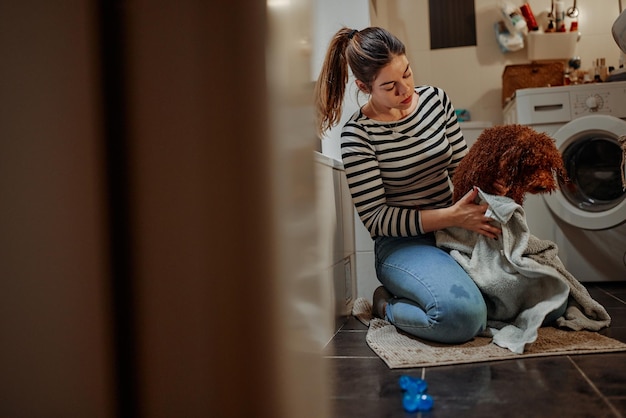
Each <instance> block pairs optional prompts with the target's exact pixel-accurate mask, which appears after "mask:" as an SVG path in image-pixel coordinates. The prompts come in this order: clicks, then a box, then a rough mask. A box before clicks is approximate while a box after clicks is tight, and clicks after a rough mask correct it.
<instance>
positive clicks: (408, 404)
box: [399, 375, 434, 412]
mask: <svg viewBox="0 0 626 418" xmlns="http://www.w3.org/2000/svg"><path fill="white" fill-rule="evenodd" d="M399 384H400V388H401V389H402V390H403V391H404V395H403V396H402V407H403V408H404V410H405V411H406V412H416V411H428V410H430V409H432V407H433V403H434V401H433V398H432V396H430V395H428V394H427V393H426V391H427V390H428V384H427V383H426V381H425V380H424V379H419V378H416V377H411V376H407V375H402V376H400V379H399Z"/></svg>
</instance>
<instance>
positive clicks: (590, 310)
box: [435, 190, 610, 353]
mask: <svg viewBox="0 0 626 418" xmlns="http://www.w3.org/2000/svg"><path fill="white" fill-rule="evenodd" d="M479 196H480V198H481V199H482V200H483V201H485V202H487V204H488V205H489V211H488V216H490V217H492V218H493V219H494V222H496V223H498V224H499V225H500V227H501V228H502V236H501V238H500V239H498V240H494V239H490V238H487V237H484V236H483V235H480V234H477V233H475V232H471V231H468V230H465V229H462V228H448V229H446V230H442V231H437V232H436V234H435V236H436V239H437V245H438V246H439V247H441V248H444V249H447V250H449V251H450V254H451V255H452V257H454V258H455V259H456V260H457V262H458V263H459V264H460V265H461V266H462V267H463V269H465V271H467V272H468V274H469V275H470V276H471V277H472V279H473V280H474V281H475V282H476V284H477V285H478V287H479V288H480V290H481V292H482V293H483V295H484V296H485V300H486V302H487V310H488V311H487V315H488V319H489V321H488V325H489V327H490V330H491V332H492V335H493V342H494V343H495V344H497V345H499V346H501V347H505V348H508V349H509V350H511V351H513V352H515V353H523V352H524V347H525V345H526V344H530V343H532V342H534V341H535V340H536V338H537V330H538V329H539V327H540V326H541V325H542V323H543V321H544V319H545V317H546V315H548V314H549V313H550V312H552V311H554V310H556V309H558V308H559V307H561V306H562V305H563V304H564V303H565V302H566V301H567V300H568V296H570V295H571V296H572V297H573V298H572V299H571V300H570V302H569V305H570V306H569V307H568V310H567V313H566V317H565V318H559V320H558V322H557V323H558V325H559V326H564V327H569V328H571V329H575V330H576V329H592V330H598V329H600V328H602V327H604V326H608V325H609V323H610V317H609V315H608V314H607V313H606V310H604V308H603V307H602V306H601V305H599V304H598V303H597V302H595V301H594V300H593V299H592V298H591V296H589V293H588V292H587V290H586V289H585V288H584V286H582V285H581V284H580V283H578V281H577V280H576V279H575V278H573V277H572V276H571V274H569V273H568V272H567V271H566V270H565V268H564V267H563V264H562V263H561V261H560V260H559V259H558V256H557V249H556V245H554V243H552V242H550V241H543V240H539V239H538V238H536V237H534V236H533V235H532V234H531V233H530V231H529V229H528V225H527V224H526V217H525V213H524V209H523V208H522V206H520V205H518V204H517V203H515V201H513V200H512V199H510V198H508V197H504V196H494V195H489V194H487V193H484V192H482V190H479ZM578 306H580V307H582V308H583V311H584V313H585V314H586V315H587V316H586V315H583V314H582V312H581V310H580V309H575V307H578ZM568 315H570V316H571V318H568Z"/></svg>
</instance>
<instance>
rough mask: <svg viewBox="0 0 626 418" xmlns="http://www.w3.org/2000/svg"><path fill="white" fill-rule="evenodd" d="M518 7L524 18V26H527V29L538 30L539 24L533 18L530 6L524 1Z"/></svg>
mask: <svg viewBox="0 0 626 418" xmlns="http://www.w3.org/2000/svg"><path fill="white" fill-rule="evenodd" d="M519 9H520V11H521V12H522V16H524V20H526V26H528V29H529V30H531V31H536V30H539V25H537V19H535V14H534V13H533V10H532V9H531V8H530V4H528V3H524V4H522V5H521V6H520V8H519Z"/></svg>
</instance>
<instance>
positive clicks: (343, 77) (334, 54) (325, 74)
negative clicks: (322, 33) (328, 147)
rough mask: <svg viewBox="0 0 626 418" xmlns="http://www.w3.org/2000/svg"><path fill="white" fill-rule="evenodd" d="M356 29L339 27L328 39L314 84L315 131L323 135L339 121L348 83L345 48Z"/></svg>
mask: <svg viewBox="0 0 626 418" xmlns="http://www.w3.org/2000/svg"><path fill="white" fill-rule="evenodd" d="M355 33H357V31H356V30H354V29H350V28H346V27H344V28H342V29H340V30H339V31H338V32H337V33H336V34H335V36H334V37H333V38H332V40H331V41H330V45H329V46H328V51H327V52H326V57H325V58H324V64H323V65H322V69H321V71H320V75H319V78H318V79H317V83H316V84H315V106H316V110H317V132H318V134H319V135H320V136H323V135H324V133H325V132H326V131H328V130H329V129H331V128H332V127H333V126H335V125H337V124H338V123H339V120H340V119H341V110H342V106H343V97H344V94H345V91H346V84H347V83H348V74H349V73H348V61H347V60H346V48H347V46H348V44H349V43H350V42H351V41H352V38H353V37H354V35H355Z"/></svg>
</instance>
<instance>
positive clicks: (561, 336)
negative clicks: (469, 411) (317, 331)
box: [352, 298, 626, 369]
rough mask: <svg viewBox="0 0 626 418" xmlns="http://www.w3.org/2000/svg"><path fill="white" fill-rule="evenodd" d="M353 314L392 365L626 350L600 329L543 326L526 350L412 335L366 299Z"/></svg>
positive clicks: (480, 340) (374, 347) (480, 339)
mask: <svg viewBox="0 0 626 418" xmlns="http://www.w3.org/2000/svg"><path fill="white" fill-rule="evenodd" d="M352 314H353V315H354V316H355V317H356V318H357V319H358V320H359V321H361V322H362V323H364V324H365V325H368V326H369V329H368V331H367V336H366V341H367V344H368V345H369V347H370V348H371V349H372V350H374V352H375V353H376V354H377V355H378V356H379V357H380V358H381V359H382V360H383V361H384V362H385V363H386V364H387V366H388V367H389V368H391V369H399V368H414V367H431V366H443V365H451V364H463V363H477V362H483V361H495V360H510V359H519V358H527V357H545V356H558V355H574V354H589V353H610V352H616V351H626V344H624V343H622V342H620V341H617V340H615V339H613V338H609V337H605V336H604V335H600V334H598V333H597V332H589V331H576V332H574V331H564V330H560V329H557V328H553V327H545V328H540V329H539V336H538V338H537V341H535V342H534V343H533V344H530V345H529V346H528V347H526V350H525V351H524V353H523V354H515V353H513V352H512V351H510V350H508V349H506V348H502V347H499V346H497V345H495V344H493V343H492V342H491V338H487V337H476V338H474V339H473V340H472V341H468V342H466V343H464V344H437V343H433V342H430V341H424V340H420V339H418V338H415V337H412V336H409V335H407V334H405V333H403V332H402V331H399V330H398V329H397V328H396V327H394V326H393V325H391V324H390V323H389V322H387V321H384V320H382V319H378V318H373V317H372V306H371V304H370V302H369V301H368V300H366V299H363V298H359V299H357V300H356V301H355V302H354V306H353V308H352Z"/></svg>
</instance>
